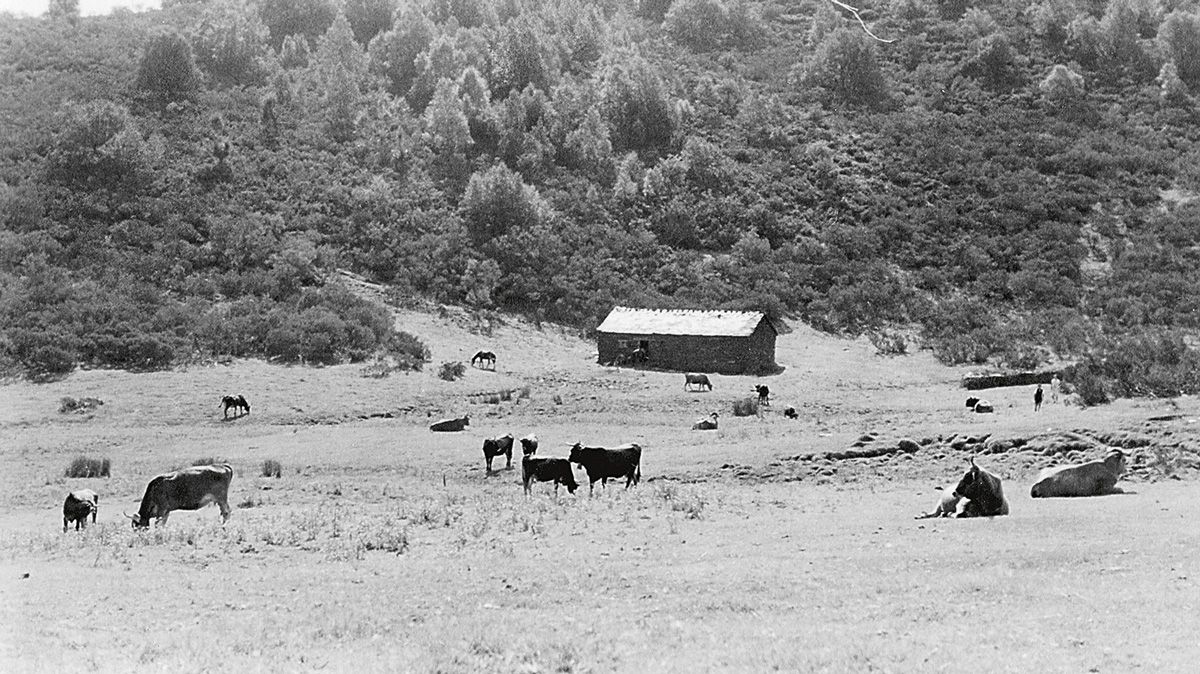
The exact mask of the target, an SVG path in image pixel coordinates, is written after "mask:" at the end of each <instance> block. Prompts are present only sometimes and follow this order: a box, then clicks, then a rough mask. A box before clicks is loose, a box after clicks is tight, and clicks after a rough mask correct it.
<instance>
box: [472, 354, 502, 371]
mask: <svg viewBox="0 0 1200 674" xmlns="http://www.w3.org/2000/svg"><path fill="white" fill-rule="evenodd" d="M475 363H479V367H480V368H483V367H484V366H485V365H486V366H490V367H491V369H493V370H495V369H496V354H494V353H492V352H491V351H478V352H476V353H475V355H474V356H471V367H475Z"/></svg>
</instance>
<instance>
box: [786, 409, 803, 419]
mask: <svg viewBox="0 0 1200 674" xmlns="http://www.w3.org/2000/svg"><path fill="white" fill-rule="evenodd" d="M783 416H784V417H786V418H788V419H799V418H800V415H799V414H798V413H797V412H796V408H795V407H789V408H787V409H785V410H784V411H783Z"/></svg>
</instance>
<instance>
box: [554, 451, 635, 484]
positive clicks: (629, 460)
mask: <svg viewBox="0 0 1200 674" xmlns="http://www.w3.org/2000/svg"><path fill="white" fill-rule="evenodd" d="M570 461H571V463H577V464H579V465H581V466H583V469H584V471H586V472H587V476H588V493H589V494H591V493H592V492H593V491H594V490H595V488H596V481H597V480H599V481H600V484H601V485H603V486H605V487H607V486H608V478H610V477H611V478H619V477H623V478H625V488H626V489H629V487H630V486H631V485H635V484H637V483H638V482H639V481H640V480H641V479H642V468H641V463H642V448H641V447H640V446H639V445H637V444H636V443H632V442H631V443H629V444H627V445H621V446H620V447H614V448H613V449H605V448H603V447H584V446H583V445H581V444H579V443H578V442H577V443H575V446H573V447H571V456H570Z"/></svg>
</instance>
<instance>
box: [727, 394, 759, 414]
mask: <svg viewBox="0 0 1200 674" xmlns="http://www.w3.org/2000/svg"><path fill="white" fill-rule="evenodd" d="M757 414H758V398H742V399H741V400H735V401H733V416H735V417H752V416H756V415H757Z"/></svg>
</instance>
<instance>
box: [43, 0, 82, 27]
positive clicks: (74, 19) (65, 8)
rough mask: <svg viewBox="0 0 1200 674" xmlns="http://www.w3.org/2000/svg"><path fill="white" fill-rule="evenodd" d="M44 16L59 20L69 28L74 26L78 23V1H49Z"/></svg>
mask: <svg viewBox="0 0 1200 674" xmlns="http://www.w3.org/2000/svg"><path fill="white" fill-rule="evenodd" d="M46 15H47V16H49V17H50V18H51V19H55V20H59V19H61V20H63V21H66V22H67V23H68V24H70V25H71V26H75V25H77V24H78V23H79V0H50V6H49V7H47V9H46Z"/></svg>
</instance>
